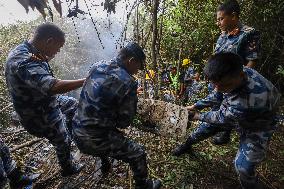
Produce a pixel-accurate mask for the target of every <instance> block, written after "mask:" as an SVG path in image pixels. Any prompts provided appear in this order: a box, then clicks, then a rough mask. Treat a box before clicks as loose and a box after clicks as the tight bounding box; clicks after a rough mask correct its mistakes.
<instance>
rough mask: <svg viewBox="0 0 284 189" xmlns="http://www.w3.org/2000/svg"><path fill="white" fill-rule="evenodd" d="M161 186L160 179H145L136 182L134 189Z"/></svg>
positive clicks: (148, 188)
mask: <svg viewBox="0 0 284 189" xmlns="http://www.w3.org/2000/svg"><path fill="white" fill-rule="evenodd" d="M161 186H162V182H161V181H160V180H158V179H157V180H150V179H147V180H145V182H142V183H136V184H135V189H159V188H161Z"/></svg>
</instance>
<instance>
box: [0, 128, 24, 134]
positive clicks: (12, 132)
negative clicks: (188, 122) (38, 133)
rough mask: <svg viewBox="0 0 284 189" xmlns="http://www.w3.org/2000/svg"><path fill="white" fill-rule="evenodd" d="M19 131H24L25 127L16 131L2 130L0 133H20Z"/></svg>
mask: <svg viewBox="0 0 284 189" xmlns="http://www.w3.org/2000/svg"><path fill="white" fill-rule="evenodd" d="M21 132H26V130H25V129H18V130H16V131H4V132H0V134H4V135H5V134H18V133H21Z"/></svg>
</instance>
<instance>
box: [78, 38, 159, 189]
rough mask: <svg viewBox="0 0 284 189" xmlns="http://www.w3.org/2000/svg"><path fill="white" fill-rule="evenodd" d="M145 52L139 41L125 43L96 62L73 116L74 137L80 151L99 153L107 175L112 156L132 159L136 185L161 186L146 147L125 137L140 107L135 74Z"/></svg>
mask: <svg viewBox="0 0 284 189" xmlns="http://www.w3.org/2000/svg"><path fill="white" fill-rule="evenodd" d="M145 58H146V57H145V54H144V52H143V50H142V48H141V47H140V46H139V45H138V44H136V43H129V44H127V45H126V46H125V47H123V48H122V49H121V50H120V51H119V53H118V56H117V57H116V58H115V59H113V60H110V61H100V62H97V63H95V64H93V66H92V68H91V70H90V72H89V76H88V77H87V79H86V82H85V84H84V86H83V89H82V92H81V95H80V100H79V105H78V109H77V111H76V114H75V116H74V119H73V131H74V139H75V141H76V143H77V146H78V148H79V149H80V151H81V152H83V153H86V154H89V155H93V156H97V157H100V158H101V160H102V172H103V174H104V175H106V174H107V173H108V172H109V171H110V169H111V164H110V162H109V160H108V158H109V157H111V158H115V159H118V160H122V161H124V162H126V163H129V165H130V167H131V169H132V171H133V177H134V180H135V188H136V189H158V188H160V186H161V182H160V181H159V180H150V179H147V177H148V170H147V162H146V153H145V150H144V149H143V147H142V146H141V145H139V144H137V143H136V142H134V141H132V140H130V139H128V138H126V137H125V136H124V135H123V133H122V131H120V129H125V128H127V127H128V126H129V125H130V124H131V122H132V120H133V118H134V116H135V114H136V108H137V101H138V98H137V91H136V90H137V83H136V82H135V79H134V77H133V76H132V75H134V74H136V73H137V72H138V70H139V69H140V70H141V69H143V67H144V61H145Z"/></svg>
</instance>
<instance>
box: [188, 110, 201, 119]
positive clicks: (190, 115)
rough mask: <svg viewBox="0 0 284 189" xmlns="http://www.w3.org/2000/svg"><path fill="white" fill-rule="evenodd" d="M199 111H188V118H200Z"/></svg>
mask: <svg viewBox="0 0 284 189" xmlns="http://www.w3.org/2000/svg"><path fill="white" fill-rule="evenodd" d="M199 115H200V114H199V113H198V112H196V111H188V120H189V121H195V120H199Z"/></svg>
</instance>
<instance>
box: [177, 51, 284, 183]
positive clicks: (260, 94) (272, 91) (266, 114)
mask: <svg viewBox="0 0 284 189" xmlns="http://www.w3.org/2000/svg"><path fill="white" fill-rule="evenodd" d="M204 74H205V75H206V76H207V77H208V79H209V80H210V82H212V83H213V84H214V85H215V91H214V93H215V94H216V92H221V93H223V94H224V99H223V101H222V103H221V106H220V108H219V109H218V110H215V111H213V110H212V111H209V112H204V113H198V112H194V113H193V112H191V113H192V117H191V119H192V120H200V121H201V123H200V125H199V126H198V128H197V129H196V130H195V131H194V132H193V133H192V134H191V135H190V137H189V138H188V139H187V140H186V142H185V143H184V144H182V145H180V146H178V147H177V148H176V149H175V150H174V151H173V155H176V156H180V155H181V154H184V153H189V152H190V151H191V146H192V145H193V144H196V143H198V142H200V141H202V140H205V139H207V138H208V137H210V136H213V135H214V134H216V133H217V132H220V131H225V130H228V129H236V130H237V132H238V133H239V135H240V145H239V150H238V153H237V155H236V159H235V168H236V171H237V173H238V175H239V178H240V183H241V186H242V188H245V189H252V188H254V189H258V188H261V186H260V183H259V182H258V179H257V177H256V175H255V169H256V166H257V165H259V163H260V162H261V161H263V159H264V157H265V154H266V151H267V148H268V143H269V141H270V139H271V136H272V134H273V132H274V130H275V127H276V119H275V117H276V111H277V108H278V103H279V99H280V94H279V93H278V90H277V89H276V88H275V87H274V85H273V84H272V83H271V82H270V81H268V80H267V79H265V78H264V77H263V76H262V75H260V74H259V73H258V72H256V71H255V70H253V69H251V68H247V67H243V60H242V59H241V57H239V56H238V55H236V54H234V53H219V54H216V55H214V56H213V57H212V58H210V59H209V61H208V63H207V65H206V66H205V68H204ZM215 97H216V96H214V94H212V95H211V98H212V99H209V101H210V102H214V101H215V100H214V99H215ZM205 105H206V106H207V105H208V104H203V102H202V101H201V102H197V103H196V104H195V105H194V107H191V108H189V110H193V109H194V110H196V109H197V110H201V109H203V108H204V107H206V106H205ZM212 105H213V104H212Z"/></svg>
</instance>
